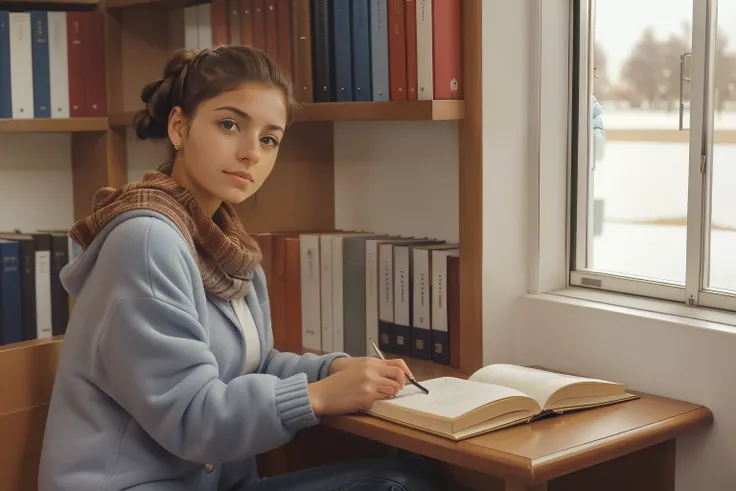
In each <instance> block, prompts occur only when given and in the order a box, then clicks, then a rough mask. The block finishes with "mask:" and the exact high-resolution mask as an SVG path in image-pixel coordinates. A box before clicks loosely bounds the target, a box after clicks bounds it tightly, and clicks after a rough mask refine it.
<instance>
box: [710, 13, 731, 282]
mask: <svg viewBox="0 0 736 491" xmlns="http://www.w3.org/2000/svg"><path fill="white" fill-rule="evenodd" d="M735 44H736V2H734V0H720V1H719V2H718V31H717V33H716V59H715V68H716V71H715V76H714V83H715V87H714V88H715V103H714V108H713V109H714V113H713V115H712V117H713V129H714V131H715V133H714V138H713V141H714V144H713V164H712V166H711V171H712V176H711V227H710V248H709V251H710V272H709V274H708V276H707V278H706V279H707V283H706V284H707V286H708V287H710V288H714V289H720V290H732V291H736V48H735Z"/></svg>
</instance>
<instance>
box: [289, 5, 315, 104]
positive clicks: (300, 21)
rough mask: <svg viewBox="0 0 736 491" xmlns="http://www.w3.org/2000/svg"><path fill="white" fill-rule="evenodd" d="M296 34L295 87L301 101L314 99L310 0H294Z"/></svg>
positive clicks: (293, 16) (294, 27)
mask: <svg viewBox="0 0 736 491" xmlns="http://www.w3.org/2000/svg"><path fill="white" fill-rule="evenodd" d="M291 13H292V28H293V29H294V35H293V37H292V39H293V42H294V47H293V52H294V87H295V89H294V90H295V97H296V99H297V100H298V101H299V102H312V101H313V100H314V89H313V86H314V84H313V77H312V72H313V69H312V21H311V9H310V6H309V0H293V1H292V4H291Z"/></svg>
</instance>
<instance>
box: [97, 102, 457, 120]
mask: <svg viewBox="0 0 736 491" xmlns="http://www.w3.org/2000/svg"><path fill="white" fill-rule="evenodd" d="M134 115H135V111H125V112H120V113H114V114H110V117H109V120H110V126H113V127H124V126H131V125H132V124H133V116H134ZM463 118H465V101H458V100H452V101H402V102H321V103H316V102H311V103H304V104H302V105H301V106H300V108H299V111H298V112H297V114H296V118H295V121H298V122H316V121H334V122H336V121H452V120H461V119H463Z"/></svg>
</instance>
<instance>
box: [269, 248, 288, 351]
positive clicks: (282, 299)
mask: <svg viewBox="0 0 736 491" xmlns="http://www.w3.org/2000/svg"><path fill="white" fill-rule="evenodd" d="M272 264H273V283H272V285H271V291H272V292H273V293H272V294H270V296H269V297H270V298H269V304H270V305H271V326H272V329H273V337H274V340H275V341H276V342H277V343H286V342H288V334H287V331H286V329H287V324H286V236H285V235H284V234H276V235H274V237H273V260H272Z"/></svg>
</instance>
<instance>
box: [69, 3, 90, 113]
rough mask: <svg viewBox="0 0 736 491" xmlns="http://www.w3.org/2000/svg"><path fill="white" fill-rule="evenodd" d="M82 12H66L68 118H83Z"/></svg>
mask: <svg viewBox="0 0 736 491" xmlns="http://www.w3.org/2000/svg"><path fill="white" fill-rule="evenodd" d="M83 18H84V12H67V14H66V36H67V44H66V46H67V57H68V60H69V66H68V71H69V116H70V117H72V118H80V117H83V116H84V115H85V113H86V110H85V77H84V72H85V68H86V59H85V58H86V55H85V52H86V49H85V46H84V33H83Z"/></svg>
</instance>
